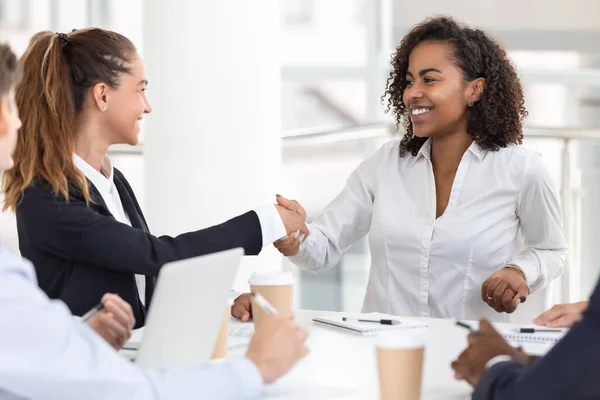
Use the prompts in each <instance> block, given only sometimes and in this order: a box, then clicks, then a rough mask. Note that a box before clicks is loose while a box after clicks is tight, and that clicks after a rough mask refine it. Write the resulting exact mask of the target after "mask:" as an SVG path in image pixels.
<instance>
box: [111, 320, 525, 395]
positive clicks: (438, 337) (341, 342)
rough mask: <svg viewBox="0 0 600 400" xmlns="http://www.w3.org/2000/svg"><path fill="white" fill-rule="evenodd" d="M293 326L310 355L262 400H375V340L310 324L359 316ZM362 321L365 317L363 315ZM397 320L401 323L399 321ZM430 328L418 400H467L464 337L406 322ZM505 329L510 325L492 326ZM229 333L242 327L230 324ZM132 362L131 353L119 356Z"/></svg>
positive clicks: (440, 323) (446, 327)
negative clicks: (460, 365)
mask: <svg viewBox="0 0 600 400" xmlns="http://www.w3.org/2000/svg"><path fill="white" fill-rule="evenodd" d="M295 315H296V320H297V321H298V323H299V324H301V325H302V326H305V327H306V328H308V330H309V337H308V340H307V346H308V348H309V350H310V353H309V354H308V356H307V357H306V358H304V359H303V360H301V361H300V362H299V363H298V364H297V365H296V366H295V367H294V368H293V369H292V370H291V371H290V372H289V373H288V374H287V375H286V376H284V377H283V378H281V379H280V380H279V381H278V382H276V383H275V384H274V385H269V386H267V387H265V390H264V392H263V396H262V397H261V398H262V399H281V400H284V399H285V400H306V399H310V400H324V399H350V400H369V399H374V400H377V399H379V386H378V385H379V383H378V378H377V363H376V357H375V344H374V343H375V338H374V337H372V336H362V335H359V334H355V333H352V332H350V331H346V330H343V329H339V328H335V327H328V326H326V325H323V324H318V323H315V322H312V319H313V318H314V317H317V316H338V317H341V316H348V317H354V318H356V317H358V316H359V315H361V314H355V313H354V314H353V313H338V312H330V311H307V310H298V311H296V312H295ZM362 315H363V316H364V315H365V314H362ZM400 318H401V317H400ZM411 319H415V320H418V321H421V322H424V323H426V324H427V325H428V326H429V329H428V332H429V337H428V338H427V346H426V349H425V363H424V366H423V368H424V371H423V391H422V392H423V396H422V399H423V400H438V399H439V400H442V399H444V400H446V399H448V400H452V399H461V400H463V399H468V398H470V395H471V392H472V390H471V387H470V386H469V385H468V384H466V383H465V382H462V381H457V380H455V379H454V373H453V371H452V368H450V363H451V362H452V361H453V360H454V359H456V357H457V356H458V355H459V354H460V352H461V351H463V350H464V349H465V347H466V345H467V341H466V336H467V333H468V332H467V331H466V330H465V329H464V328H460V327H458V326H456V324H455V322H454V321H451V320H443V319H432V318H411ZM494 325H495V326H496V328H499V329H510V328H512V327H515V326H516V325H513V324H499V323H495V324H494ZM230 326H231V328H233V329H235V328H239V327H242V326H246V327H247V328H252V327H251V326H247V325H244V323H243V322H241V321H239V320H236V319H234V318H232V319H231V323H230ZM121 352H122V353H123V355H125V356H126V357H128V358H134V357H135V352H134V351H121ZM245 352H246V346H241V347H240V346H238V347H237V348H235V349H233V350H229V352H228V357H239V356H243V355H244V354H245Z"/></svg>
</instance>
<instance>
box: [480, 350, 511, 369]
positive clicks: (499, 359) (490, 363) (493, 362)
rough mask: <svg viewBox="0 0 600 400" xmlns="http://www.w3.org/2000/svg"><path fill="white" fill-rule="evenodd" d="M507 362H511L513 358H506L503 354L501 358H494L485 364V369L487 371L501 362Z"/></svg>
mask: <svg viewBox="0 0 600 400" xmlns="http://www.w3.org/2000/svg"><path fill="white" fill-rule="evenodd" d="M507 361H513V358H512V357H511V356H507V355H506V354H503V355H501V356H496V357H494V358H492V359H491V360H490V361H488V362H487V363H486V364H485V369H486V370H488V369H490V368H492V367H493V366H494V365H496V364H499V363H501V362H507Z"/></svg>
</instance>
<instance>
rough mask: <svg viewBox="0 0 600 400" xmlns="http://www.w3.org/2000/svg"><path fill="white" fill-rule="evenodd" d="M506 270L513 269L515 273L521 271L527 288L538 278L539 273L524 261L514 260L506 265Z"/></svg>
mask: <svg viewBox="0 0 600 400" xmlns="http://www.w3.org/2000/svg"><path fill="white" fill-rule="evenodd" d="M506 268H514V269H516V270H517V271H521V272H522V273H523V275H524V276H525V282H526V283H527V286H529V287H530V288H531V286H532V285H533V284H535V283H536V282H537V281H538V279H539V278H540V273H539V271H538V269H537V268H536V267H533V266H531V265H529V264H528V263H527V261H524V260H515V261H513V262H510V263H508V264H507V265H506Z"/></svg>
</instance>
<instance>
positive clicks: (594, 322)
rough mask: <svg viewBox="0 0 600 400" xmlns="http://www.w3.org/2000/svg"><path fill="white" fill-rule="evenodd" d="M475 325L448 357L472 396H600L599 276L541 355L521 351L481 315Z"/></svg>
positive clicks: (498, 398)
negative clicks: (576, 317) (580, 308)
mask: <svg viewBox="0 0 600 400" xmlns="http://www.w3.org/2000/svg"><path fill="white" fill-rule="evenodd" d="M480 330H481V331H482V332H483V334H474V333H471V334H470V335H469V337H468V341H469V347H468V348H467V349H466V350H465V351H464V352H463V353H462V354H461V355H460V356H459V357H458V359H457V360H456V361H454V362H453V363H452V368H454V370H455V371H456V376H457V378H458V379H465V380H466V381H467V382H469V383H470V384H471V385H473V386H474V387H475V391H474V393H473V399H474V400H483V399H493V400H504V399H507V400H508V399H510V400H519V399H526V400H531V399H544V400H553V399H568V400H575V399H600V379H598V369H599V368H600V344H599V343H600V340H599V339H600V281H599V282H598V284H597V285H596V288H595V289H594V292H593V293H592V296H591V297H590V301H589V303H588V305H587V308H586V310H585V311H584V313H583V317H582V318H581V320H580V321H579V322H576V323H575V324H574V325H573V326H572V328H571V329H570V330H569V332H568V333H567V334H566V335H565V337H564V338H563V339H562V340H561V341H560V342H558V343H557V344H556V345H555V346H554V347H553V348H552V349H551V350H550V351H549V352H548V354H546V355H545V356H544V357H541V358H539V359H535V360H532V359H530V358H528V357H526V356H525V354H524V353H523V352H522V351H520V350H518V349H515V348H513V347H511V346H510V345H509V344H508V343H507V342H506V340H504V338H503V337H502V335H500V334H499V333H498V332H497V331H496V330H495V329H494V328H493V327H492V325H491V324H490V323H489V322H488V321H486V320H482V321H481V322H480Z"/></svg>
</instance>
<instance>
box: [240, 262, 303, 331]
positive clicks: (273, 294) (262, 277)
mask: <svg viewBox="0 0 600 400" xmlns="http://www.w3.org/2000/svg"><path fill="white" fill-rule="evenodd" d="M248 284H249V285H250V291H252V292H257V293H260V294H261V295H262V296H263V297H264V298H265V299H266V300H267V301H268V302H269V303H271V305H272V306H273V307H275V309H276V310H277V312H278V313H285V312H288V311H291V310H292V301H293V298H294V277H293V276H292V274H291V273H289V272H284V271H269V272H255V273H253V274H252V276H250V279H249V280H248ZM266 316H267V314H266V313H265V312H264V311H263V309H262V308H261V307H260V306H259V305H257V304H255V303H254V300H253V301H252V318H253V319H254V325H255V328H258V327H259V326H260V324H261V323H262V321H263V320H264V319H265V317H266Z"/></svg>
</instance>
